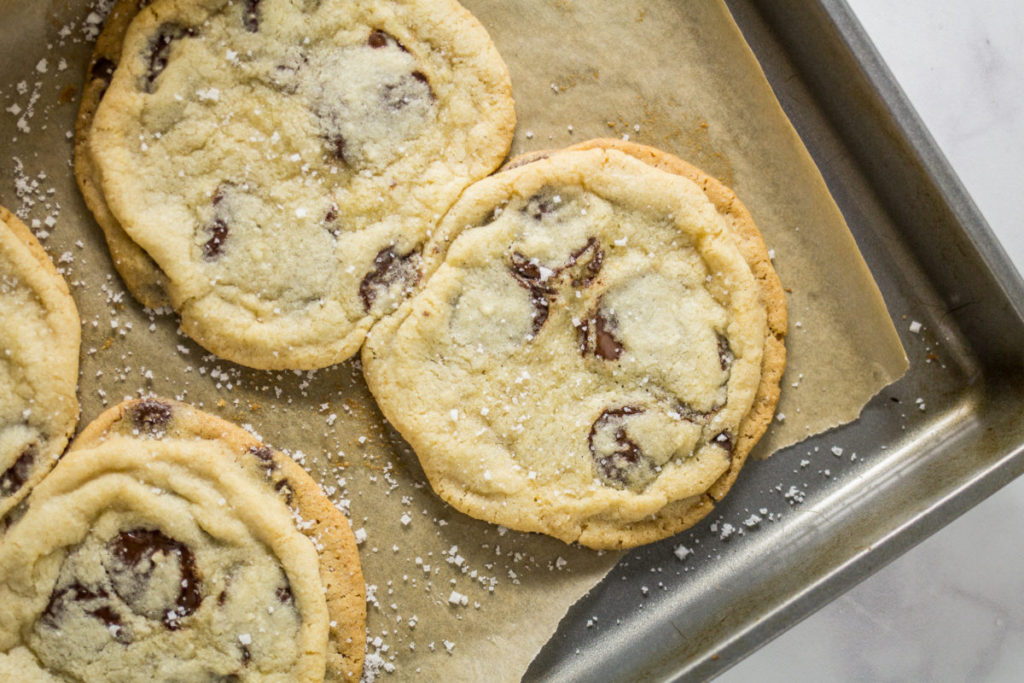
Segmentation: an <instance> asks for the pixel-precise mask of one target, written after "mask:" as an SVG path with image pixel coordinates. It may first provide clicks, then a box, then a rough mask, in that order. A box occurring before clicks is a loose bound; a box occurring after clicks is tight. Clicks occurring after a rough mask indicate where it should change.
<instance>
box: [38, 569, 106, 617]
mask: <svg viewBox="0 0 1024 683" xmlns="http://www.w3.org/2000/svg"><path fill="white" fill-rule="evenodd" d="M106 597H107V592H106V591H105V590H103V589H102V588H97V589H96V590H92V589H89V588H86V587H85V586H83V585H82V584H80V583H78V582H77V581H76V582H74V583H73V584H71V585H70V586H67V587H65V588H61V589H60V590H58V591H54V592H53V593H52V594H51V595H50V601H49V602H47V603H46V609H44V610H43V613H42V614H41V615H40V617H39V619H40V620H41V621H42V622H43V623H44V624H46V625H47V626H49V627H50V628H60V618H61V615H62V614H63V613H64V611H65V609H66V605H67V603H69V602H89V601H90V600H100V599H102V598H106Z"/></svg>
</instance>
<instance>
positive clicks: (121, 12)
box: [75, 0, 171, 309]
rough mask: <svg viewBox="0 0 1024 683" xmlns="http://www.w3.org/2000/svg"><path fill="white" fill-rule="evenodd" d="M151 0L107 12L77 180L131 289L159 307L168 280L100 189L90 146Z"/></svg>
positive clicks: (81, 128) (89, 84)
mask: <svg viewBox="0 0 1024 683" xmlns="http://www.w3.org/2000/svg"><path fill="white" fill-rule="evenodd" d="M148 4H149V2H148V1H147V0H117V3H116V4H115V5H114V7H113V8H112V9H111V10H110V14H109V15H107V21H106V23H105V24H104V25H103V31H102V32H101V33H100V35H99V37H98V38H97V39H96V48H95V49H94V50H93V53H92V58H91V59H90V60H89V68H88V70H87V72H86V76H85V84H84V85H83V86H82V102H81V104H80V105H79V108H78V119H77V121H76V122H75V179H76V180H77V181H78V187H79V189H80V190H81V192H82V197H83V198H84V199H85V204H86V206H88V207H89V211H91V212H92V215H93V217H95V219H96V222H97V223H98V224H99V226H100V228H101V229H102V230H103V236H104V238H105V239H106V242H107V249H109V250H110V258H111V260H112V261H113V263H114V268H116V269H117V272H118V274H119V275H120V276H121V279H122V280H123V281H124V283H125V286H126V287H127V288H128V291H129V292H131V294H132V296H134V297H135V298H136V299H138V300H139V301H140V302H141V303H142V304H143V305H144V306H147V307H148V308H154V309H155V308H164V307H169V306H170V305H171V300H170V298H169V297H168V295H167V278H166V277H165V276H164V274H163V273H162V272H161V271H160V269H159V268H158V267H157V265H156V263H154V262H153V259H151V258H150V257H149V254H147V253H146V252H145V250H144V249H143V248H142V247H140V246H139V245H137V244H136V243H135V242H133V241H132V239H131V238H130V237H129V236H128V233H126V232H125V231H124V229H123V228H122V227H121V224H120V223H119V222H118V221H117V219H116V218H115V217H114V215H113V214H112V213H111V212H110V208H109V207H108V206H107V201H106V199H105V198H104V197H103V191H102V190H101V189H100V179H99V172H98V170H97V169H96V164H95V163H94V162H93V159H92V152H91V151H90V150H89V141H90V138H91V132H92V121H93V117H94V116H95V115H96V109H97V107H99V105H100V101H102V99H103V96H104V95H105V94H106V92H107V88H109V87H110V80H111V79H112V78H113V77H114V70H115V69H116V68H117V64H118V62H119V61H120V60H121V46H122V44H123V43H124V35H125V33H126V32H127V31H128V26H129V25H130V24H131V21H132V19H134V18H135V15H136V14H138V13H139V10H140V9H142V8H143V7H145V6H146V5H148Z"/></svg>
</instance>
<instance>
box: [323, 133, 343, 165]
mask: <svg viewBox="0 0 1024 683" xmlns="http://www.w3.org/2000/svg"><path fill="white" fill-rule="evenodd" d="M324 140H325V141H326V142H327V147H328V149H330V151H331V154H332V155H334V157H335V158H336V159H338V161H341V162H344V163H346V164H347V163H348V159H346V158H345V137H344V136H343V135H342V134H341V133H338V132H333V133H330V134H328V135H325V136H324Z"/></svg>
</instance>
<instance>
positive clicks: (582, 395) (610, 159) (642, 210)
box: [363, 141, 785, 548]
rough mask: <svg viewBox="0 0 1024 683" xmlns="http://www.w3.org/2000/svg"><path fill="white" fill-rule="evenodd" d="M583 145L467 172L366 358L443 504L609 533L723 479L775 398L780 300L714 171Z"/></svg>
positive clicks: (549, 530)
mask: <svg viewBox="0 0 1024 683" xmlns="http://www.w3.org/2000/svg"><path fill="white" fill-rule="evenodd" d="M586 147H588V148H579V149H570V150H564V151H559V152H550V153H542V154H539V155H535V156H532V157H530V158H527V159H522V160H519V161H513V162H512V163H511V164H510V166H509V168H508V169H507V170H505V171H503V172H501V173H498V174H496V175H494V176H492V177H490V178H487V179H485V180H483V181H480V182H478V183H476V184H474V185H473V186H471V187H470V188H469V189H468V190H467V191H466V193H465V194H464V195H463V196H462V198H460V200H459V202H458V203H457V204H456V205H455V206H454V207H453V208H452V210H451V211H450V212H449V213H448V215H446V216H445V218H444V220H443V221H442V223H441V225H440V227H439V229H438V231H437V233H436V235H435V237H434V239H433V240H432V241H431V242H430V243H429V244H428V246H427V249H426V251H425V254H426V255H425V257H424V264H425V265H424V271H425V272H426V273H429V274H430V275H429V279H428V280H427V282H426V285H425V286H424V287H423V289H422V290H421V291H420V292H419V293H418V294H417V295H416V296H415V297H414V298H412V299H411V300H409V301H407V302H406V303H404V304H403V305H402V306H401V308H400V309H399V310H398V311H397V312H396V313H395V314H393V315H392V316H389V317H387V318H384V319H383V320H382V321H381V322H379V323H378V324H377V326H375V327H374V329H373V330H372V331H371V333H370V336H369V338H368V340H367V343H366V346H365V347H364V350H363V366H364V372H365V375H366V379H367V382H368V384H369V386H370V389H371V391H372V392H373V394H374V396H375V398H376V399H377V401H378V403H379V405H380V407H381V410H382V411H383V412H384V414H385V416H386V417H387V418H388V420H389V421H390V422H391V423H392V424H393V425H394V426H395V427H396V429H397V430H398V431H399V432H400V433H401V434H402V436H403V437H404V438H405V439H406V440H407V441H408V442H409V443H410V445H411V446H412V447H413V449H414V450H415V452H416V454H417V456H418V457H419V459H420V462H421V464H422V465H423V468H424V471H425V473H426V474H427V477H428V479H429V480H430V483H431V485H432V486H433V488H434V489H435V491H437V493H438V494H439V495H440V496H441V497H442V498H444V499H445V500H446V501H448V502H449V503H451V504H452V505H453V506H454V507H456V508H458V509H460V510H462V511H463V512H466V513H467V514H470V515H472V516H474V517H478V518H481V519H485V520H488V521H491V522H494V523H498V524H503V525H505V526H508V527H511V528H515V529H520V530H524V531H536V532H541V533H546V534H550V535H552V536H555V537H557V538H560V539H562V540H564V541H567V542H573V541H576V542H579V543H581V544H583V545H587V546H590V547H594V548H620V547H630V546H634V545H638V544H641V543H647V542H651V541H654V540H657V539H660V538H664V537H666V536H669V535H671V534H673V533H676V532H678V531H680V530H682V529H685V528H687V527H688V526H690V525H692V524H694V523H695V522H696V521H698V520H699V519H701V518H702V517H703V516H704V515H706V514H707V513H708V512H709V511H710V510H711V508H712V507H713V505H714V501H715V500H717V499H719V498H721V497H722V496H723V495H724V494H725V492H726V490H727V489H728V488H729V486H730V485H731V484H732V482H733V480H734V479H735V477H736V474H737V472H738V471H739V469H740V468H741V467H742V465H743V462H744V460H745V459H746V456H747V454H748V453H749V451H750V449H751V448H752V446H753V445H754V443H755V442H756V441H757V439H758V438H759V437H760V435H761V434H762V433H763V431H764V430H765V428H766V426H767V424H768V423H769V421H770V419H771V415H772V411H773V409H774V405H775V402H776V400H777V397H778V383H779V379H780V375H781V373H782V368H783V366H784V363H785V350H784V346H783V344H782V340H783V337H784V334H785V300H784V298H783V294H782V290H781V287H780V286H779V283H778V278H777V276H776V275H775V273H774V270H773V269H772V267H771V263H770V261H769V259H768V254H767V250H766V249H765V247H764V243H763V241H762V240H761V238H760V236H759V235H758V234H757V230H756V227H755V226H754V224H753V222H752V221H751V220H750V217H749V214H748V213H746V210H745V209H743V208H742V205H741V204H740V203H739V201H738V200H737V199H736V198H735V196H734V195H733V194H732V193H731V192H729V191H728V190H727V189H726V188H724V187H723V186H721V185H720V184H719V183H717V182H716V181H713V180H712V179H710V178H708V177H707V176H705V175H704V174H702V173H700V172H699V171H696V169H692V167H689V166H688V165H685V164H683V162H679V164H683V165H682V166H679V165H676V164H675V162H673V161H672V159H674V157H670V156H669V155H666V154H664V153H662V152H658V151H657V150H650V149H649V148H642V147H639V146H631V147H625V146H621V145H619V144H618V143H614V142H609V141H594V142H592V143H590V144H589V145H588V146H586ZM676 161H678V160H676ZM659 167H660V168H659ZM688 176H689V177H688Z"/></svg>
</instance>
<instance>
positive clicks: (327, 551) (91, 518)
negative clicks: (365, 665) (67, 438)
mask: <svg viewBox="0 0 1024 683" xmlns="http://www.w3.org/2000/svg"><path fill="white" fill-rule="evenodd" d="M0 604H2V605H3V606H4V608H3V610H0V678H4V679H5V680H6V679H7V678H10V677H13V676H15V675H16V676H17V677H19V678H21V679H28V678H33V677H34V678H46V677H47V675H49V676H52V677H54V678H56V679H57V680H88V681H98V680H103V681H128V680H132V681H135V680H180V681H199V680H203V681H205V680H220V681H226V680H279V681H319V680H325V679H326V680H353V681H354V680H358V679H359V676H360V672H361V670H362V661H363V652H364V643H365V616H366V614H365V586H364V584H363V580H362V574H361V572H360V569H359V559H358V554H357V551H356V546H355V540H354V538H353V536H352V532H351V530H350V529H349V525H348V522H347V520H346V519H345V517H344V516H343V515H342V514H341V512H340V511H338V509H337V508H335V507H334V506H333V505H332V504H331V503H330V501H328V500H327V498H326V497H324V495H323V494H322V492H321V491H320V489H319V488H318V487H317V485H316V483H315V482H314V481H313V480H312V479H311V478H310V477H309V475H307V474H306V473H305V471H304V470H302V468H301V467H299V466H298V465H297V464H296V463H295V462H294V461H292V460H291V459H290V458H288V457H287V456H285V455H283V454H281V453H279V452H277V451H275V450H272V449H270V448H268V447H266V446H264V445H263V444H262V443H260V441H259V440H258V439H256V438H254V437H253V436H251V435H250V434H248V433H247V432H245V431H244V430H242V429H241V428H239V427H236V426H234V425H232V424H230V423H228V422H225V421H223V420H221V419H219V418H216V417H213V416H211V415H207V414H205V413H202V412H200V411H198V410H195V409H193V408H190V407H188V406H186V405H183V404H179V403H174V402H171V401H165V400H162V399H146V400H138V401H131V402H128V403H124V404H121V405H119V406H117V407H115V408H112V409H110V410H108V411H107V412H105V413H104V414H103V415H101V416H100V417H99V418H97V420H96V421H95V422H93V423H92V424H91V425H89V426H88V427H87V428H86V429H85V430H84V431H83V432H82V434H81V435H80V436H79V437H78V439H76V441H75V442H74V444H72V447H71V448H70V449H69V451H68V452H67V454H66V455H65V456H64V458H63V459H62V460H61V461H60V463H59V464H58V465H57V466H56V467H55V468H54V469H53V470H52V471H51V472H50V474H49V475H48V476H47V477H46V478H45V479H44V480H43V481H42V482H41V483H40V484H39V485H38V486H37V487H36V488H35V490H34V491H33V492H32V494H31V495H30V496H29V498H28V499H27V500H26V501H25V505H24V506H23V508H22V509H21V510H20V515H18V516H17V518H16V519H15V520H14V521H13V523H12V524H11V526H10V527H9V528H8V530H7V532H6V535H5V536H4V538H3V540H2V542H0ZM11 680H13V678H11ZM47 680H49V679H47Z"/></svg>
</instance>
